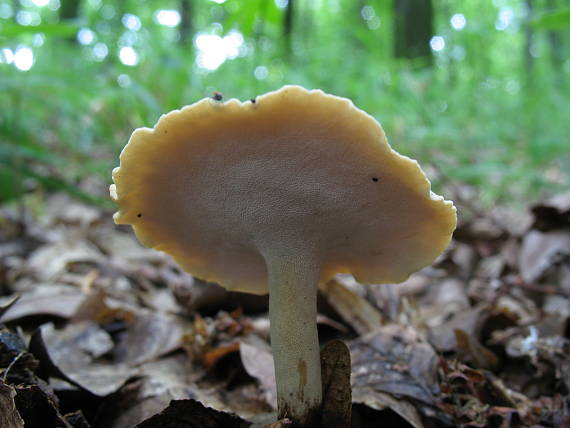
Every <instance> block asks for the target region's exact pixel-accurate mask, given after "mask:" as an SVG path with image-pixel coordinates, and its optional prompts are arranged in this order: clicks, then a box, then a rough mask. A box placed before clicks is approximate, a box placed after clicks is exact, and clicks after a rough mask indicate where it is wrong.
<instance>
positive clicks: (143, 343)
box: [118, 312, 190, 366]
mask: <svg viewBox="0 0 570 428" xmlns="http://www.w3.org/2000/svg"><path fill="white" fill-rule="evenodd" d="M186 330H190V324H186V323H185V322H184V321H183V320H182V319H181V318H178V317H174V316H170V315H166V314H161V313H147V312H145V313H140V314H138V315H137V317H136V318H135V320H134V321H133V322H132V323H130V324H129V325H128V327H127V331H126V333H125V336H124V338H123V340H122V341H121V343H120V345H119V346H120V348H121V349H120V351H118V352H119V354H118V361H119V362H122V363H127V364H129V365H130V366H136V365H138V364H141V363H144V362H147V361H151V360H153V359H155V358H158V357H160V356H161V355H166V354H168V353H170V352H172V351H174V350H176V349H179V348H180V347H181V346H182V338H183V336H184V333H185V331H186Z"/></svg>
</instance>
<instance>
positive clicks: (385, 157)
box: [111, 86, 456, 294]
mask: <svg viewBox="0 0 570 428" xmlns="http://www.w3.org/2000/svg"><path fill="white" fill-rule="evenodd" d="M120 161H121V162H120V167H119V168H116V169H115V170H114V172H113V180H114V182H115V184H114V185H112V186H111V195H112V197H113V198H114V199H115V200H116V202H117V203H118V205H119V210H118V212H117V213H116V214H115V221H116V222H117V223H119V224H131V225H132V226H133V228H134V230H135V233H136V235H137V236H138V238H139V239H140V241H141V242H142V243H143V244H145V245H147V246H149V247H153V248H156V249H157V250H161V251H164V252H166V253H168V254H170V255H172V256H173V257H174V258H175V260H176V261H177V262H178V263H179V264H180V265H181V266H182V267H183V268H184V269H186V270H187V271H189V272H191V273H192V274H194V275H195V276H197V277H199V278H202V279H205V280H211V281H215V282H218V283H219V284H221V285H223V286H225V287H226V288H228V289H231V290H239V291H246V292H251V293H258V294H261V293H267V291H268V290H267V273H266V263H265V260H266V258H267V254H268V253H271V254H276V252H277V253H278V254H279V252H280V251H282V252H283V253H287V252H289V251H290V249H291V248H305V247H306V246H309V247H311V252H312V253H313V254H315V255H316V257H317V259H318V260H319V261H320V266H321V280H326V279H328V278H330V277H331V276H332V275H334V274H335V273H339V272H344V273H352V274H353V275H354V276H355V277H356V279H357V280H359V281H361V282H366V283H377V282H400V281H403V280H405V279H406V278H407V277H408V276H409V275H410V274H411V273H412V272H414V271H416V270H418V269H420V268H422V267H424V266H426V265H428V264H430V263H431V262H433V260H434V259H435V258H436V257H437V256H438V255H439V254H440V253H441V252H442V251H443V250H444V249H445V247H446V246H447V245H448V243H449V241H450V239H451V234H452V232H453V230H454V228H455V225H456V212H455V207H454V206H453V204H452V203H451V202H449V201H445V200H444V199H443V198H442V197H440V196H437V195H435V194H434V193H432V192H431V191H430V182H429V181H428V179H427V178H426V176H425V175H424V173H423V172H422V170H421V169H420V167H419V165H418V163H417V162H416V161H415V160H412V159H410V158H408V157H405V156H402V155H400V154H398V153H397V152H395V151H394V150H392V149H391V147H390V145H389V144H388V142H387V141H386V137H385V135H384V132H383V130H382V128H381V126H380V124H379V123H378V122H377V121H376V120H375V119H374V118H372V117H371V116H370V115H368V114H366V113H365V112H363V111H362V110H359V109H358V108H356V107H355V106H354V105H353V104H352V102H351V101H349V100H348V99H345V98H340V97H336V96H332V95H327V94H325V93H323V92H322V91H320V90H313V91H308V90H306V89H304V88H301V87H299V86H285V87H283V88H281V89H280V90H278V91H275V92H270V93H268V94H265V95H262V96H259V97H257V98H256V102H255V103H252V102H250V101H247V102H243V103H242V102H240V101H238V100H236V99H231V100H228V101H226V102H222V103H221V102H215V101H214V100H212V99H211V98H206V99H203V100H201V101H198V102H197V103H195V104H192V105H190V106H187V107H184V108H183V109H182V110H175V111H173V112H170V113H168V114H166V115H164V116H162V117H161V118H160V120H159V121H158V123H157V124H156V125H155V127H154V128H152V129H149V128H141V129H137V130H136V131H135V132H134V133H133V135H132V136H131V139H130V140H129V143H128V144H127V145H126V147H125V148H124V150H123V152H122V153H121V156H120ZM303 251H304V250H303Z"/></svg>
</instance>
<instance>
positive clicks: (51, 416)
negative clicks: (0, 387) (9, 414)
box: [14, 385, 73, 428]
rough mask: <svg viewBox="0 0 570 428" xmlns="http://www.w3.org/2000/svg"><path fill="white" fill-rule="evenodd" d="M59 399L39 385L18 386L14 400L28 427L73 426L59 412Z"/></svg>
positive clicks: (63, 427) (64, 427)
mask: <svg viewBox="0 0 570 428" xmlns="http://www.w3.org/2000/svg"><path fill="white" fill-rule="evenodd" d="M56 400H57V399H56V398H55V396H53V395H48V394H47V393H46V392H45V391H43V390H42V388H40V387H39V386H37V385H19V386H18V387H16V397H15V398H14V402H15V403H16V408H17V409H18V413H19V414H20V415H21V417H22V419H23V420H24V426H25V427H26V428H28V427H38V428H39V427H58V428H60V427H61V428H73V427H72V426H71V425H70V424H69V423H68V422H67V421H66V420H65V419H64V418H63V416H62V415H61V414H60V413H59V409H58V404H57V401H56Z"/></svg>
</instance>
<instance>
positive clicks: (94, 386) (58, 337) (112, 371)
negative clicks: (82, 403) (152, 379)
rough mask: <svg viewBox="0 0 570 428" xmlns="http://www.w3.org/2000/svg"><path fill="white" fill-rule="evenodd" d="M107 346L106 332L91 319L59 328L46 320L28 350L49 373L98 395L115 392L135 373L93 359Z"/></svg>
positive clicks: (103, 351) (116, 364)
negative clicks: (89, 321)
mask: <svg viewBox="0 0 570 428" xmlns="http://www.w3.org/2000/svg"><path fill="white" fill-rule="evenodd" d="M109 346H112V342H110V338H109V337H108V335H107V333H106V332H105V331H104V330H102V329H100V328H99V327H98V326H97V325H96V324H91V323H83V324H78V325H74V324H70V325H69V326H68V327H66V328H65V329H63V330H60V331H58V330H55V329H54V328H53V326H51V325H49V324H46V325H44V326H42V328H41V329H38V331H37V332H36V334H34V336H33V337H32V340H31V341H30V350H31V351H32V352H33V353H34V355H35V356H36V357H37V358H38V359H39V360H40V361H41V363H42V365H43V366H45V367H46V368H47V369H48V370H49V371H50V372H51V374H52V376H56V377H59V378H60V379H63V380H65V381H67V382H70V383H71V384H73V385H75V386H78V387H80V388H82V389H84V390H86V391H89V392H91V393H92V394H94V395H97V396H99V397H104V396H107V395H109V394H112V393H114V392H116V391H117V390H119V388H120V387H121V386H122V385H123V384H124V383H125V382H126V381H127V380H128V379H130V378H132V377H133V376H135V374H136V373H137V372H136V370H134V369H132V368H130V367H129V366H127V365H126V364H121V363H115V364H109V363H100V362H96V361H95V359H96V358H97V357H99V356H101V355H102V354H103V353H105V352H106V350H108V349H110V348H109Z"/></svg>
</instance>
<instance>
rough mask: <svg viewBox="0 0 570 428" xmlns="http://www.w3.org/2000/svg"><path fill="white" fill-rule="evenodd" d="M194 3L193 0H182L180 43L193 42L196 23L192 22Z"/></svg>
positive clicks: (188, 43)
mask: <svg viewBox="0 0 570 428" xmlns="http://www.w3.org/2000/svg"><path fill="white" fill-rule="evenodd" d="M193 14H194V4H193V2H192V0H180V44H182V45H190V46H191V44H192V37H193V36H194V25H193V22H192V18H193Z"/></svg>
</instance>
